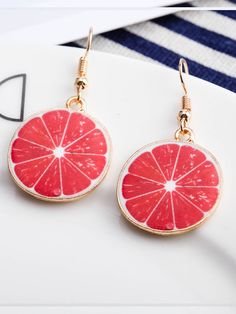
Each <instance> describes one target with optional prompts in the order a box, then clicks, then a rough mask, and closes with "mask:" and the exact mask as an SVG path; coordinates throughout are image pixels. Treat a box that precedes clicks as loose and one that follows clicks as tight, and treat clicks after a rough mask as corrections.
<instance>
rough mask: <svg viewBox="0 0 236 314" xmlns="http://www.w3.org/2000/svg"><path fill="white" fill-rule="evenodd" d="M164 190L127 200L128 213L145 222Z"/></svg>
mask: <svg viewBox="0 0 236 314" xmlns="http://www.w3.org/2000/svg"><path fill="white" fill-rule="evenodd" d="M163 194H165V191H164V190H163V189H162V190H159V191H156V192H152V193H149V194H146V195H142V196H139V197H136V198H133V199H131V200H129V201H127V203H126V205H127V208H128V209H129V212H130V214H131V215H132V216H133V217H134V218H135V219H137V220H138V221H140V222H145V221H146V220H147V219H148V217H149V215H150V214H151V213H152V212H153V211H154V210H155V208H156V207H157V205H158V202H159V200H160V199H161V198H162V196H163Z"/></svg>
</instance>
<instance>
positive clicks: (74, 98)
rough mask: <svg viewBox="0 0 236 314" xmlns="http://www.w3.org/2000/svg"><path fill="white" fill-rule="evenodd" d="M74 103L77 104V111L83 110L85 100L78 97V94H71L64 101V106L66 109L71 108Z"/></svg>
mask: <svg viewBox="0 0 236 314" xmlns="http://www.w3.org/2000/svg"><path fill="white" fill-rule="evenodd" d="M74 105H76V106H78V109H77V110H78V111H84V110H85V102H84V100H83V99H82V98H79V97H78V96H72V97H70V98H69V99H68V100H67V102H66V107H67V108H68V109H71V108H72V107H73V106H74Z"/></svg>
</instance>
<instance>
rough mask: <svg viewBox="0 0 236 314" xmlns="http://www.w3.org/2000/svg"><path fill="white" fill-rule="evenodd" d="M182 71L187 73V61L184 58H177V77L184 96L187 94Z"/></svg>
mask: <svg viewBox="0 0 236 314" xmlns="http://www.w3.org/2000/svg"><path fill="white" fill-rule="evenodd" d="M183 73H185V74H187V75H189V70H188V63H187V61H186V60H185V59H184V58H180V59H179V77H180V81H181V84H182V86H183V89H184V93H185V96H187V95H188V88H187V86H186V83H185V81H184V77H183Z"/></svg>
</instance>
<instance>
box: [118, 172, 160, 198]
mask: <svg viewBox="0 0 236 314" xmlns="http://www.w3.org/2000/svg"><path fill="white" fill-rule="evenodd" d="M162 188H164V185H163V184H160V183H157V182H154V181H151V180H148V179H144V178H141V177H138V176H136V175H133V174H127V175H126V176H125V177H124V181H123V186H122V195H123V196H124V197H125V198H131V197H135V196H139V195H141V194H142V193H143V194H145V193H148V192H152V191H155V190H160V189H162Z"/></svg>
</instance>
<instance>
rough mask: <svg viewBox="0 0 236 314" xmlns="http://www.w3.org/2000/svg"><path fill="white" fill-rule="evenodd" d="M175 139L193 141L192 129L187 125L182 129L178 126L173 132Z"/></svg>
mask: <svg viewBox="0 0 236 314" xmlns="http://www.w3.org/2000/svg"><path fill="white" fill-rule="evenodd" d="M175 139H176V140H177V141H182V142H189V143H193V142H194V136H193V131H192V130H191V129H190V128H187V127H185V128H183V129H181V127H180V128H179V129H178V130H176V132H175Z"/></svg>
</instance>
